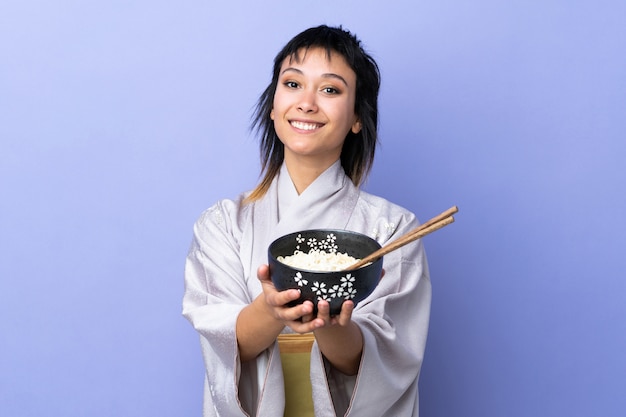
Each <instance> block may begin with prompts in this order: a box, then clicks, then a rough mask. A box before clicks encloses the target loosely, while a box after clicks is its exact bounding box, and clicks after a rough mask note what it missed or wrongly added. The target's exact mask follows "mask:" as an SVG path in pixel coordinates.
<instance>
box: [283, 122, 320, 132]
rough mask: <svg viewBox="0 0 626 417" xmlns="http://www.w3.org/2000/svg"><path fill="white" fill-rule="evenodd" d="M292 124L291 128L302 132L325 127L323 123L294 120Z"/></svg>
mask: <svg viewBox="0 0 626 417" xmlns="http://www.w3.org/2000/svg"><path fill="white" fill-rule="evenodd" d="M290 124H291V126H293V127H295V128H296V129H300V130H315V129H319V128H320V127H322V126H323V124H321V123H305V122H299V121H297V120H292V121H291V122H290Z"/></svg>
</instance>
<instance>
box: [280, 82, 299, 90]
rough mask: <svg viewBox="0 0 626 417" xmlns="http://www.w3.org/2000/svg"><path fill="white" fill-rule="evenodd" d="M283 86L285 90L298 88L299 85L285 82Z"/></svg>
mask: <svg viewBox="0 0 626 417" xmlns="http://www.w3.org/2000/svg"><path fill="white" fill-rule="evenodd" d="M283 85H284V86H285V87H287V88H298V87H299V84H298V83H297V82H295V81H285V82H284V83H283Z"/></svg>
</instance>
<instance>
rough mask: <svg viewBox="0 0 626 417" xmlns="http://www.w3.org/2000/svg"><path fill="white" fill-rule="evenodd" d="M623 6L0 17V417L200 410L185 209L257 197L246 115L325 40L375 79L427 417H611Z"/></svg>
mask: <svg viewBox="0 0 626 417" xmlns="http://www.w3.org/2000/svg"><path fill="white" fill-rule="evenodd" d="M624 16H626V3H624V2H621V1H617V0H594V1H591V0H589V1H576V0H574V1H572V0H569V1H566V0H547V1H531V2H496V1H490V0H479V1H472V2H469V1H445V0H444V1H437V2H434V1H431V2H426V1H419V2H413V1H397V2H391V3H390V2H381V1H378V2H374V1H363V0H361V1H341V0H340V1H335V0H332V1H319V2H315V3H297V2H295V3H294V2H280V1H265V2H249V3H245V2H238V1H231V2H214V1H213V2H212V1H180V2H172V1H162V0H156V1H143V0H137V1H132V2H128V1H115V0H110V1H92V2H75V1H69V0H65V1H62V0H58V1H53V2H51V1H28V0H26V1H25V0H20V1H17V0H4V1H3V2H2V4H1V5H0V57H1V59H0V141H1V142H0V415H2V416H40V415H54V416H86V415H88V416H93V417H96V416H148V415H150V416H184V415H186V416H191V415H200V409H201V395H202V372H203V367H202V362H201V358H200V352H199V347H198V341H197V337H196V335H195V333H194V332H193V330H192V329H191V327H190V326H189V325H188V324H187V323H186V322H185V321H184V319H183V318H182V317H181V315H180V310H181V307H180V301H181V296H182V290H183V281H182V279H183V278H182V267H183V261H184V257H185V254H186V250H187V247H188V244H189V241H190V238H191V226H192V223H193V222H194V220H195V219H196V217H197V216H198V215H199V213H200V212H201V211H202V210H203V209H204V208H206V207H208V206H209V205H211V204H213V202H214V201H215V200H217V199H218V198H222V197H232V196H234V195H235V194H237V193H239V192H240V191H243V190H246V189H249V188H251V187H252V186H253V185H254V184H255V182H256V180H257V174H258V162H257V145H256V141H255V138H254V137H253V136H252V135H251V134H249V132H248V121H249V117H250V114H251V109H252V107H253V105H254V102H255V100H256V98H257V96H258V94H259V93H260V92H261V91H262V89H263V88H264V87H265V85H266V84H267V82H268V80H269V75H270V67H271V61H272V58H273V56H274V55H275V53H276V52H277V51H278V49H280V47H281V46H282V45H283V44H284V42H286V41H287V40H288V39H289V38H290V37H291V36H292V35H294V34H295V33H297V32H299V31H300V30H302V29H304V28H306V27H309V26H312V25H317V24H319V23H329V24H343V25H344V26H345V27H347V28H348V29H350V30H353V31H354V32H356V33H357V34H358V35H359V36H360V37H361V38H362V39H363V40H364V42H365V44H366V46H367V47H368V49H369V50H370V51H371V52H372V54H373V55H374V56H375V57H376V58H377V60H378V62H379V64H380V66H381V68H382V72H383V89H382V95H381V141H382V147H381V149H380V152H379V154H378V156H377V161H376V166H375V169H374V171H373V173H372V176H371V178H370V181H369V182H368V184H367V189H368V190H370V191H371V192H374V193H376V194H380V195H382V196H384V197H386V198H388V199H391V200H393V201H396V202H398V203H400V204H402V205H404V206H406V207H408V208H410V209H411V210H413V211H414V212H416V213H417V214H418V216H419V217H421V218H422V219H424V220H425V219H427V218H429V217H431V216H432V215H435V214H437V213H438V212H440V211H442V210H444V209H446V208H448V207H449V206H451V205H453V204H457V205H458V206H459V207H460V213H459V215H458V216H457V222H456V223H455V224H454V225H452V226H449V227H448V228H446V229H444V230H442V231H440V232H438V233H436V234H434V235H432V236H429V237H427V238H426V247H427V251H428V254H429V259H430V264H431V273H432V280H433V286H434V302H433V311H432V321H431V329H430V337H429V341H428V346H427V352H426V361H425V364H424V367H423V372H422V377H421V405H422V414H423V415H424V416H427V417H429V416H431V417H447V416H472V417H501V416H507V417H522V416H524V417H525V416H530V415H536V416H569V417H575V416H581V417H582V416H603V417H611V416H615V417H617V416H623V415H624V413H625V412H626V396H624V395H623V392H624V383H625V381H626V355H625V354H624V352H625V351H626V302H625V301H624V300H625V295H626V281H625V280H624V270H625V269H626V268H625V266H626V264H625V259H626V257H625V256H624V253H623V252H624V248H626V238H625V233H624V232H626V223H625V220H624V215H625V214H626V197H625V194H626V193H625V192H624V188H625V182H626V181H625V180H626V168H624V161H625V159H626V158H625V156H626V149H625V148H626V140H625V139H626V134H625V132H626V117H624V115H625V110H626V58H624V56H625V55H624V51H625V50H626V26H624V23H623V19H624Z"/></svg>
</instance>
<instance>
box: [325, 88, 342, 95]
mask: <svg viewBox="0 0 626 417" xmlns="http://www.w3.org/2000/svg"><path fill="white" fill-rule="evenodd" d="M322 92H324V93H326V94H330V95H334V94H340V93H341V91H339V90H338V89H336V88H335V87H324V88H322Z"/></svg>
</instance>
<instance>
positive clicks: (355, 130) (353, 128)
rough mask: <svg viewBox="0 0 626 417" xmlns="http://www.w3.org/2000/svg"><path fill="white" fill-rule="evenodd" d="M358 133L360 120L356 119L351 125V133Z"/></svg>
mask: <svg viewBox="0 0 626 417" xmlns="http://www.w3.org/2000/svg"><path fill="white" fill-rule="evenodd" d="M360 131H361V120H359V119H358V118H357V119H356V121H355V122H354V124H353V125H352V133H354V134H355V135H356V134H357V133H359V132H360Z"/></svg>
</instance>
